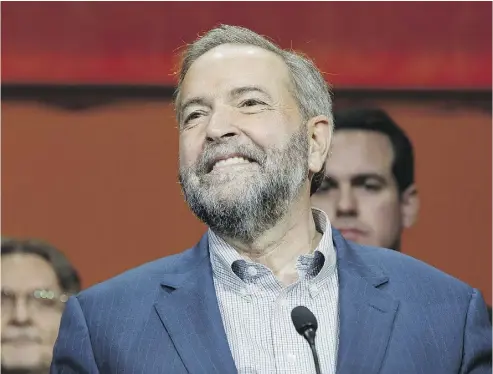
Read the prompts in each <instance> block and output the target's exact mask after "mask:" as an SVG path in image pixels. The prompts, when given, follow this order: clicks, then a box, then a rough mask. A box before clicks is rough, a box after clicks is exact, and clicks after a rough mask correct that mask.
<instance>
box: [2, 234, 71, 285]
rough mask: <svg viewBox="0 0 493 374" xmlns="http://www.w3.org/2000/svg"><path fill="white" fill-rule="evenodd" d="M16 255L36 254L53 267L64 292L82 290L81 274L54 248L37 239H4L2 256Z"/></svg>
mask: <svg viewBox="0 0 493 374" xmlns="http://www.w3.org/2000/svg"><path fill="white" fill-rule="evenodd" d="M14 253H20V254H34V255H37V256H39V257H41V258H43V259H44V260H46V261H47V262H48V263H49V264H50V265H51V266H52V267H53V270H54V271H55V273H56V275H57V278H58V282H59V284H60V287H61V288H62V290H63V292H66V293H70V294H75V293H78V292H79V291H80V290H81V284H80V278H79V274H78V273H77V271H76V270H75V268H74V267H73V266H72V265H71V264H70V262H69V261H68V259H67V258H66V257H65V255H64V254H63V253H62V252H60V251H59V250H58V249H57V248H55V247H54V246H52V245H50V244H48V243H46V242H43V241H40V240H37V239H13V238H2V256H3V255H8V254H14Z"/></svg>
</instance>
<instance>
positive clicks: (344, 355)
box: [334, 230, 399, 374]
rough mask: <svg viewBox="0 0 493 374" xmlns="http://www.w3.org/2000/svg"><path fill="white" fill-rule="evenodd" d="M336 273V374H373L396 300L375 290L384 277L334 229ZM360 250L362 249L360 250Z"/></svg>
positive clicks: (377, 368)
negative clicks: (337, 350)
mask: <svg viewBox="0 0 493 374" xmlns="http://www.w3.org/2000/svg"><path fill="white" fill-rule="evenodd" d="M334 241H335V247H336V250H337V257H338V271H339V273H338V275H339V308H340V310H339V316H340V317H339V318H340V319H339V321H340V322H339V323H340V327H339V329H340V330H339V331H340V333H339V352H338V362H337V373H338V374H358V373H361V374H363V373H364V374H376V373H378V372H379V371H380V368H381V366H382V363H383V360H384V357H385V352H386V349H387V345H388V343H389V339H390V336H391V332H392V327H393V323H394V319H395V315H396V312H397V308H398V305H399V302H398V301H397V300H395V299H393V298H392V297H391V296H389V295H388V294H387V293H385V292H384V291H383V290H381V289H379V288H378V287H381V286H382V285H384V284H385V283H387V282H388V277H387V276H386V275H385V274H384V273H383V272H382V271H381V270H380V269H378V268H375V267H370V266H369V265H368V264H366V263H365V262H364V261H363V259H362V258H361V256H360V254H358V253H357V252H358V249H353V248H352V247H351V246H349V244H348V243H347V242H346V241H345V240H344V239H343V237H342V236H341V234H340V233H339V232H338V231H337V230H334ZM361 250H364V249H361Z"/></svg>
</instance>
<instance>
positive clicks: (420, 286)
mask: <svg viewBox="0 0 493 374" xmlns="http://www.w3.org/2000/svg"><path fill="white" fill-rule="evenodd" d="M348 245H349V246H350V248H351V250H354V252H355V253H356V254H357V257H359V259H360V260H361V263H362V264H364V265H365V266H366V267H369V268H370V269H372V268H374V269H378V271H381V272H382V273H383V274H385V276H386V277H388V286H387V287H388V289H389V290H390V291H395V292H397V293H400V294H402V295H405V298H410V299H432V300H434V301H436V302H440V301H451V300H455V301H459V300H462V301H463V302H469V300H470V298H471V296H472V294H473V293H474V292H475V290H474V289H473V288H472V287H471V286H469V285H468V284H466V283H465V282H463V281H461V280H459V279H457V278H455V277H453V276H451V275H449V274H447V273H445V272H444V271H442V270H439V269H437V268H436V267H434V266H431V265H429V264H427V263H425V262H423V261H420V260H418V259H416V258H414V257H411V256H409V255H406V254H403V253H400V252H397V251H394V250H390V249H385V248H378V247H370V246H364V245H359V244H355V243H349V242H348Z"/></svg>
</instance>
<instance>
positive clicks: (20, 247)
mask: <svg viewBox="0 0 493 374" xmlns="http://www.w3.org/2000/svg"><path fill="white" fill-rule="evenodd" d="M1 287H2V373H7V374H8V373H16V374H20V373H25V374H41V373H43V374H46V373H48V371H49V366H50V362H51V359H52V352H53V345H54V344H55V340H56V336H57V334H58V327H59V324H60V319H61V316H62V311H63V308H64V304H65V301H66V300H67V298H68V297H69V296H70V295H72V294H74V293H77V292H79V291H80V280H79V276H78V275H77V272H76V270H75V269H74V268H73V266H72V265H71V264H70V263H69V261H68V260H67V259H66V258H65V256H64V255H63V254H62V253H61V252H60V251H58V250H57V249H56V248H55V247H53V246H51V245H49V244H47V243H43V242H40V241H37V240H31V239H28V240H17V239H2V285H1Z"/></svg>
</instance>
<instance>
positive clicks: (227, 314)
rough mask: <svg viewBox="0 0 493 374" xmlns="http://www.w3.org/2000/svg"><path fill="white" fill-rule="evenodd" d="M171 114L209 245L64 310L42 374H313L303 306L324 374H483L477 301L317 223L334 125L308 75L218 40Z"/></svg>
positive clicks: (277, 54) (311, 70)
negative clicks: (302, 327)
mask: <svg viewBox="0 0 493 374" xmlns="http://www.w3.org/2000/svg"><path fill="white" fill-rule="evenodd" d="M175 105H176V114H177V121H178V125H179V130H180V147H179V160H180V161H179V165H180V175H179V180H180V183H181V186H182V189H183V193H184V196H185V199H186V200H187V202H188V204H189V206H190V208H191V210H192V211H193V212H194V213H195V214H196V215H197V216H198V217H199V218H200V219H201V220H203V221H204V222H205V223H206V224H207V225H208V226H209V230H208V232H207V233H206V234H205V235H204V236H203V238H202V239H201V241H200V242H199V243H198V244H197V245H196V246H195V247H193V248H191V249H189V250H186V251H184V252H183V253H180V254H178V255H174V256H169V257H165V258H163V259H160V260H157V261H154V262H152V263H149V264H146V265H143V266H141V267H139V268H137V269H133V270H131V271H128V272H126V273H124V274H122V275H120V276H118V277H116V278H113V279H111V280H109V281H107V282H104V283H102V284H99V285H97V286H94V287H92V288H90V289H88V290H86V291H84V292H82V293H81V294H79V295H77V296H75V297H71V298H70V299H69V301H68V302H67V306H66V310H65V312H64V315H63V317H62V323H61V326H60V333H59V337H58V340H57V343H56V346H55V350H54V359H53V362H52V367H51V372H52V373H76V372H77V373H121V372H131V373H156V374H157V373H163V372H164V373H173V374H175V373H178V374H179V373H193V374H195V373H315V372H316V367H317V365H316V364H315V360H314V357H313V356H312V351H311V348H310V345H309V344H307V342H306V341H305V340H304V338H303V337H302V336H300V334H298V332H297V330H296V329H295V328H294V326H293V324H292V321H291V312H292V310H293V309H294V308H295V307H297V306H300V305H302V306H305V307H307V308H309V309H310V310H311V311H312V312H313V314H314V315H315V317H316V319H317V320H318V329H317V331H316V336H315V337H314V341H315V345H316V350H317V351H318V359H319V360H318V364H319V367H320V371H319V372H321V373H324V374H327V373H328V374H330V373H336V372H337V373H342V374H358V373H360V374H363V373H365V374H372V373H374V374H376V373H382V374H394V373H430V374H431V373H433V374H449V373H487V372H491V371H490V369H489V365H490V363H491V329H490V327H489V322H488V317H487V313H486V306H485V304H484V300H483V298H482V296H481V294H480V293H479V292H478V291H477V290H475V289H473V288H471V287H469V286H468V285H466V284H464V283H462V282H460V281H458V280H456V279H453V278H452V277H450V276H448V275H446V274H444V273H442V272H440V271H438V270H436V269H434V268H432V267H430V266H428V265H426V264H424V263H422V262H419V261H417V260H415V259H413V258H410V257H408V256H405V255H403V254H400V253H397V252H394V251H387V250H383V249H380V248H374V247H365V246H360V245H358V244H353V243H348V242H346V241H345V240H344V238H343V237H342V236H341V235H340V233H339V232H338V231H337V230H335V229H333V228H332V227H331V224H330V222H329V220H328V218H327V215H326V214H325V213H324V212H322V211H320V210H317V209H312V208H311V204H310V195H311V194H313V193H314V192H315V191H316V190H317V188H318V187H319V186H320V183H321V182H322V180H323V171H324V163H325V160H326V158H327V155H328V153H329V150H330V140H331V136H332V130H333V124H332V122H333V121H332V103H331V97H330V92H329V89H328V86H327V84H326V82H325V80H324V78H323V76H322V75H321V73H320V72H319V71H318V70H317V68H316V67H315V66H314V64H313V63H312V62H311V61H310V60H308V59H306V58H304V57H302V56H301V55H298V54H296V53H294V52H291V51H286V50H282V49H280V48H279V47H278V46H276V45H275V44H273V43H272V42H270V41H269V40H267V39H266V38H264V37H262V36H260V35H258V34H256V33H254V32H252V31H250V30H248V29H244V28H240V27H234V26H221V27H218V28H216V29H213V30H211V31H209V32H208V33H206V34H205V35H203V36H202V37H200V38H199V39H198V40H197V41H195V42H194V43H192V44H191V45H189V46H188V48H187V49H186V51H185V54H184V56H183V61H182V65H181V69H180V76H179V82H178V89H177V94H176V99H175ZM302 322H303V321H302Z"/></svg>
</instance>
